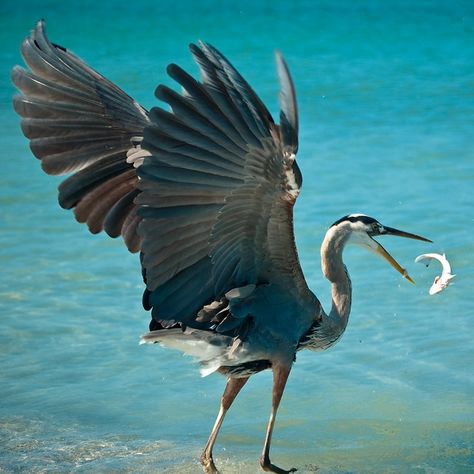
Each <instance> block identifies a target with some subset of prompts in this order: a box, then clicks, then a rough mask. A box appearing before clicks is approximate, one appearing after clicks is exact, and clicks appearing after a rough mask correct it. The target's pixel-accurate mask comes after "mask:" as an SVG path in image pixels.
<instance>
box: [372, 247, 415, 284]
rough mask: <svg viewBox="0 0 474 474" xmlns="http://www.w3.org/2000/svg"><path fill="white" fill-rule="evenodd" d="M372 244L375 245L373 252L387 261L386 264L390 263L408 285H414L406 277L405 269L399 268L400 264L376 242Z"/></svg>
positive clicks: (410, 279)
mask: <svg viewBox="0 0 474 474" xmlns="http://www.w3.org/2000/svg"><path fill="white" fill-rule="evenodd" d="M374 242H375V243H376V244H377V245H376V247H375V248H374V252H375V253H376V254H378V255H380V256H381V257H383V258H384V259H385V260H387V262H388V263H390V265H392V267H393V268H395V270H397V272H399V273H401V275H402V276H403V278H406V279H407V280H408V281H409V282H410V283H413V284H415V282H414V281H413V280H412V278H411V277H410V275H408V272H407V271H406V269H405V268H403V267H401V266H400V264H399V263H398V262H397V261H396V260H395V259H394V258H393V257H392V256H391V255H390V254H389V253H388V252H387V251H386V250H385V249H384V248H383V247H382V246H381V245H380V244H379V243H378V242H377V241H375V240H374Z"/></svg>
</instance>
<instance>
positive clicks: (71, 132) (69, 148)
mask: <svg viewBox="0 0 474 474" xmlns="http://www.w3.org/2000/svg"><path fill="white" fill-rule="evenodd" d="M21 53H22V56H23V58H24V60H25V62H26V64H27V65H28V66H29V68H30V70H25V69H23V68H22V67H20V66H16V67H15V68H14V69H13V72H12V80H13V82H14V84H15V86H16V87H17V88H18V89H19V90H20V92H21V95H17V96H15V98H14V107H15V110H16V112H17V113H18V114H19V115H20V116H21V117H22V121H21V126H22V130H23V133H24V134H25V136H26V137H27V138H28V139H29V140H30V147H31V150H32V152H33V153H34V155H35V156H36V157H37V158H39V159H40V160H41V165H42V168H43V169H44V171H45V172H46V173H48V174H53V175H58V174H59V175H61V174H71V176H70V177H68V178H67V179H66V180H65V181H63V182H62V183H61V185H60V186H59V203H60V205H61V206H62V207H64V208H66V209H71V208H74V210H75V215H76V218H77V220H78V221H79V222H86V223H87V225H88V226H89V229H90V230H91V232H93V233H97V232H100V231H102V230H104V229H105V231H106V232H107V233H108V234H109V235H111V236H112V237H117V236H119V235H122V236H123V238H124V240H125V243H126V244H127V246H128V248H129V249H130V250H131V251H137V250H139V248H140V238H139V236H138V234H137V226H138V224H139V221H140V217H139V216H137V214H136V206H135V204H134V202H133V201H134V199H135V197H136V195H137V194H138V190H137V189H136V184H137V181H138V178H137V176H136V171H135V169H134V167H133V164H131V163H127V161H126V159H127V151H128V150H129V149H130V148H132V147H133V145H132V141H131V140H132V139H134V143H135V146H136V147H137V148H139V142H140V141H141V138H142V136H143V129H144V127H145V126H146V125H147V124H148V123H149V119H148V113H147V111H146V110H145V109H143V108H142V107H141V106H140V105H139V104H137V103H136V102H135V101H134V100H133V99H132V98H131V97H129V96H128V95H127V94H125V92H123V91H122V90H121V89H119V88H118V87H117V86H115V85H114V84H113V83H111V82H110V81H109V80H107V79H106V78H104V77H103V76H101V75H100V74H98V73H97V72H96V71H94V70H93V69H91V68H90V67H89V66H87V65H86V64H85V63H84V62H83V61H82V60H81V59H79V58H78V57H76V56H75V55H73V54H72V53H71V52H69V51H67V50H66V49H65V48H62V47H61V46H58V45H55V44H53V43H51V42H50V41H49V40H48V38H47V36H46V33H45V28H44V22H43V21H40V22H38V24H37V26H36V28H35V30H33V31H32V33H31V35H30V36H29V37H27V38H26V39H25V40H24V42H23V44H22V46H21Z"/></svg>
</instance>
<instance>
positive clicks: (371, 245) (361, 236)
mask: <svg viewBox="0 0 474 474" xmlns="http://www.w3.org/2000/svg"><path fill="white" fill-rule="evenodd" d="M331 229H334V230H335V231H336V232H337V233H340V234H341V235H344V237H345V239H344V243H348V244H356V245H359V246H362V247H365V248H367V249H369V250H370V251H372V252H374V253H376V254H377V255H380V256H381V257H383V258H384V259H385V260H387V262H388V263H390V265H391V266H392V267H393V268H395V270H397V271H398V272H400V273H401V274H402V275H403V277H405V278H406V279H407V280H408V281H410V282H411V283H414V281H413V280H412V279H411V278H410V276H409V275H408V273H407V271H406V270H405V269H404V268H402V267H401V266H400V265H399V264H398V262H397V261H396V260H395V259H394V258H393V257H392V256H391V255H390V254H389V253H388V252H387V251H386V250H385V249H384V248H383V247H382V245H380V244H379V243H378V242H377V241H376V240H375V239H374V237H378V236H381V235H394V236H397V237H405V238H407V239H415V240H422V241H423V242H431V240H429V239H426V238H425V237H420V236H419V235H416V234H410V233H409V232H404V231H402V230H398V229H394V228H393V227H387V226H384V225H382V224H381V223H380V222H379V221H378V220H377V219H374V218H373V217H369V216H366V215H365V214H350V215H348V216H344V217H342V218H341V219H339V220H338V221H336V222H335V223H334V224H333V225H332V226H331Z"/></svg>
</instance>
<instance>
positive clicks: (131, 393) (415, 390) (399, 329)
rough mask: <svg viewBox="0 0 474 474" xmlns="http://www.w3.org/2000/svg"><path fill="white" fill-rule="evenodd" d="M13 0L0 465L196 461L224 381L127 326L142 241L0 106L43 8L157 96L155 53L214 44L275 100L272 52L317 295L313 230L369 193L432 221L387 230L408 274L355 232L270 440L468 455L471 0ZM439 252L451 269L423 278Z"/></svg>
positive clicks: (1, 193)
mask: <svg viewBox="0 0 474 474" xmlns="http://www.w3.org/2000/svg"><path fill="white" fill-rule="evenodd" d="M196 3H197V5H196V4H195V3H194V2H193V3H191V2H171V1H169V0H167V1H160V2H151V1H150V2H146V1H136V2H134V3H133V5H132V6H125V5H122V4H120V5H116V3H115V2H111V1H105V2H101V3H100V5H95V2H92V1H86V2H77V3H76V4H74V5H69V4H68V5H66V4H65V3H60V2H58V1H44V2H41V5H40V4H38V2H23V3H21V4H20V3H19V2H13V1H11V0H6V1H4V2H2V4H1V5H0V15H1V16H0V17H1V18H2V20H3V21H2V25H3V26H2V28H1V29H0V40H1V43H0V57H1V62H0V68H1V72H2V74H1V76H0V77H2V79H1V80H2V81H3V82H2V88H1V89H0V107H1V114H0V120H1V124H2V142H3V148H2V150H3V151H2V174H1V176H0V184H1V186H0V203H1V208H2V218H1V233H0V262H1V265H2V274H1V276H0V278H1V280H0V281H1V287H0V305H1V306H0V311H1V314H2V322H1V333H0V354H1V355H0V360H1V371H0V400H1V403H0V472H35V473H36V472H38V473H39V472H45V473H46V472H48V473H49V472H78V473H88V472H90V473H92V472H94V473H96V472H118V473H131V472H134V473H145V472H151V471H156V472H165V473H177V472H179V473H194V472H199V469H200V468H199V464H198V462H197V459H198V457H199V453H200V450H201V449H202V446H203V444H204V442H205V440H206V438H207V436H208V433H209V431H210V429H211V427H212V424H213V422H214V417H215V415H216V413H217V408H218V400H219V397H220V394H221V392H222V390H223V387H224V383H225V380H224V379H223V378H222V377H219V376H211V377H207V378H204V379H202V378H200V377H199V373H198V371H197V370H196V367H195V366H194V365H193V363H192V361H190V360H189V359H187V358H183V357H182V356H181V355H180V354H178V353H175V352H171V351H166V350H164V349H161V348H157V347H154V346H153V347H143V346H138V336H139V335H140V334H141V333H143V332H145V331H146V329H147V325H148V319H149V316H148V314H146V313H145V312H144V311H143V309H142V308H141V293H142V282H141V278H140V272H139V268H138V262H137V258H136V256H132V255H128V254H127V252H126V251H125V250H124V248H123V245H122V243H121V242H119V241H113V240H110V239H108V238H106V237H103V236H90V235H89V234H88V232H87V231H86V230H85V229H84V228H83V227H82V226H80V225H78V224H77V223H75V222H74V220H73V218H72V216H71V215H70V213H69V212H66V211H62V210H60V209H59V208H58V206H57V203H56V186H57V185H58V184H59V179H56V178H53V177H46V176H44V175H43V174H42V172H41V170H40V167H39V163H38V162H37V161H36V160H35V159H34V158H33V157H32V155H31V153H30V152H29V149H28V145H27V143H26V140H25V139H24V138H23V137H22V135H21V133H20V131H19V123H18V119H17V117H16V116H15V115H14V113H13V111H12V109H11V105H10V104H11V97H12V95H13V93H14V91H13V88H12V87H11V85H10V84H9V82H8V74H9V70H10V68H11V66H12V65H14V64H16V63H19V62H20V58H19V54H18V45H19V43H20V42H21V40H22V38H23V37H24V36H25V35H26V34H27V33H28V31H29V30H30V29H31V28H32V27H33V26H34V23H35V21H36V20H37V19H38V18H41V17H45V18H46V20H47V28H48V32H49V35H50V37H51V38H52V40H53V41H55V42H57V43H59V44H62V45H64V46H67V47H69V48H70V49H72V50H73V51H75V52H76V53H77V54H79V55H80V56H81V57H83V58H84V59H86V60H87V61H88V62H89V63H90V64H91V65H93V66H94V67H95V68H96V69H98V70H99V71H101V72H102V73H103V74H105V75H106V76H107V77H109V78H110V79H112V80H113V81H115V82H116V83H118V84H119V85H120V86H121V87H123V88H124V89H125V90H126V91H127V92H128V93H130V94H131V95H132V96H134V97H135V98H136V99H137V100H138V101H139V102H140V103H142V104H143V105H145V106H147V107H151V106H152V105H153V104H154V103H155V101H154V99H153V90H154V87H155V86H156V85H157V84H158V83H159V82H161V81H165V82H166V83H168V84H169V83H170V81H169V80H168V79H166V77H165V74H164V70H165V67H166V64H168V63H169V62H177V63H179V64H181V65H183V66H186V67H191V68H192V66H191V60H190V56H189V54H188V52H187V48H186V46H187V44H188V43H189V42H190V41H196V40H197V39H203V40H206V41H209V42H211V43H213V44H214V45H215V46H217V47H218V48H219V49H221V50H222V51H223V52H224V54H226V55H227V56H228V57H229V58H230V59H231V60H232V62H233V63H234V64H235V65H236V66H237V67H238V68H239V69H240V70H241V72H242V73H243V74H244V75H245V77H246V78H247V79H248V81H249V82H250V83H251V84H252V85H253V86H254V87H255V89H256V90H257V92H258V93H259V94H260V95H261V96H262V98H263V99H264V101H265V102H266V103H267V104H268V105H269V107H270V109H271V110H272V111H273V112H274V113H275V116H276V115H277V101H276V94H277V83H276V78H275V71H274V64H273V59H272V52H273V50H274V49H275V48H279V49H280V50H281V51H282V52H283V53H284V54H285V57H286V59H287V61H288V63H289V66H290V69H291V71H292V73H293V76H294V79H295V83H296V87H297V94H298V98H299V104H300V120H301V134H300V135H301V136H300V152H299V163H300V167H301V168H302V171H303V174H304V187H303V192H302V194H301V196H300V198H299V201H298V204H297V206H296V210H295V227H296V234H297V241H298V248H299V254H300V258H301V260H302V265H303V268H304V271H305V274H306V277H307V279H308V281H309V283H310V286H311V287H312V288H313V289H314V291H315V293H316V294H317V295H318V297H319V298H320V299H321V301H322V302H323V304H324V306H325V307H326V308H328V304H329V288H328V284H327V282H326V281H325V280H324V278H323V277H322V275H321V271H320V264H319V244H320V242H321V240H322V238H323V236H324V232H325V229H326V228H327V227H328V225H330V224H331V223H332V222H333V221H335V220H336V219H337V218H339V217H340V216H342V215H344V214H347V213H350V212H364V213H367V214H369V215H372V216H374V217H377V218H378V219H380V220H381V222H383V223H386V224H387V225H389V226H393V227H398V228H402V229H406V230H407V231H412V232H415V233H419V234H421V235H426V236H427V237H430V238H432V239H433V240H434V241H435V243H434V244H432V245H427V244H423V243H421V242H415V241H404V240H397V239H389V238H387V239H385V240H384V241H383V244H384V245H385V246H386V247H387V249H389V251H390V252H391V253H392V254H393V255H394V256H395V257H396V258H397V259H398V260H399V261H400V262H401V263H402V265H404V266H406V267H407V268H408V271H409V273H410V274H411V276H412V277H413V278H414V279H415V280H416V282H417V285H416V286H412V285H410V284H408V283H407V282H406V281H403V280H402V279H401V278H400V277H399V275H398V274H397V273H395V272H394V271H393V270H392V269H391V268H389V267H388V266H387V265H386V264H384V262H383V261H381V260H377V259H376V258H374V257H373V256H372V255H369V254H367V253H365V252H363V251H361V250H359V249H350V250H348V251H347V252H346V255H345V259H346V261H347V265H348V268H349V270H350V272H351V276H352V280H353V285H354V304H353V312H352V316H351V321H350V323H349V327H348V329H347V331H346V334H345V335H344V337H343V338H342V340H341V341H340V342H339V343H338V345H337V346H336V347H335V348H334V349H332V350H330V351H328V352H326V353H320V354H314V353H301V354H299V356H298V360H297V363H296V365H295V367H294V370H293V373H292V376H291V378H290V381H289V384H288V387H287V390H286V393H285V396H284V399H283V403H282V406H281V409H280V411H279V415H278V422H277V427H276V430H275V435H274V443H273V450H272V453H273V456H272V458H273V460H274V462H276V463H277V464H281V465H282V466H283V467H290V466H295V467H298V469H299V471H300V472H315V470H316V468H317V469H318V471H317V472H319V473H347V472H351V473H395V472H397V473H399V472H403V473H405V472H406V473H464V472H466V473H467V472H472V471H473V470H474V455H473V440H474V434H473V427H474V423H473V421H474V415H473V398H474V374H473V370H472V366H473V361H474V350H473V344H472V340H473V336H474V331H473V316H474V311H473V309H472V308H473V306H474V297H473V292H472V288H473V281H474V271H473V268H472V260H473V255H474V252H473V251H474V242H473V237H472V235H473V233H472V229H473V224H474V214H473V211H474V207H473V204H474V199H473V191H472V190H473V185H474V179H473V178H474V154H473V146H472V145H473V143H472V142H473V139H472V137H474V120H473V119H474V101H473V99H474V66H473V62H472V58H473V57H474V55H473V53H474V46H473V45H474V41H473V40H474V34H473V20H474V7H473V4H472V2H461V1H459V2H448V1H436V2H435V1H415V2H409V1H405V2H403V1H392V2H377V1H368V0H367V1H361V2H357V4H356V2H349V1H346V2H337V4H336V2H330V1H326V2H322V1H317V2H309V1H308V2H298V1H297V2H269V3H268V4H267V5H266V6H262V4H260V3H258V2H250V1H243V2H212V1H207V2H196ZM428 251H435V252H446V253H447V256H448V258H449V260H450V261H451V263H452V266H453V271H454V273H456V274H457V277H456V279H455V284H453V285H452V286H450V287H449V288H448V289H447V290H446V291H445V292H444V293H442V294H440V295H438V296H437V297H430V296H429V295H428V289H429V287H430V285H431V282H432V280H433V278H434V276H435V275H437V274H439V271H440V269H439V267H437V266H436V264H434V265H432V266H430V267H429V268H428V269H425V267H423V266H422V265H418V264H414V262H413V261H414V258H415V257H416V256H417V255H419V254H420V253H425V252H428ZM270 386H271V375H270V374H269V373H262V374H259V375H258V376H256V377H254V378H253V380H252V381H251V382H250V383H249V384H248V386H247V387H246V388H245V390H244V391H243V392H242V393H241V394H240V395H239V397H238V399H237V401H236V403H235V405H234V406H233V407H232V410H231V411H230V412H229V415H228V418H227V419H226V422H225V424H224V426H223V428H222V434H221V436H220V438H219V440H218V444H217V445H216V449H215V457H216V462H217V463H218V465H220V466H221V467H222V471H223V472H224V473H254V472H257V471H258V462H257V459H258V456H259V453H260V449H261V446H262V444H263V438H264V432H265V425H266V421H267V416H268V413H269V404H270Z"/></svg>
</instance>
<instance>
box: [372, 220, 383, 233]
mask: <svg viewBox="0 0 474 474" xmlns="http://www.w3.org/2000/svg"><path fill="white" fill-rule="evenodd" d="M382 230H383V227H382V226H381V225H380V224H379V223H378V222H374V223H373V224H372V232H373V233H374V234H376V235H378V234H380V233H382Z"/></svg>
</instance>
